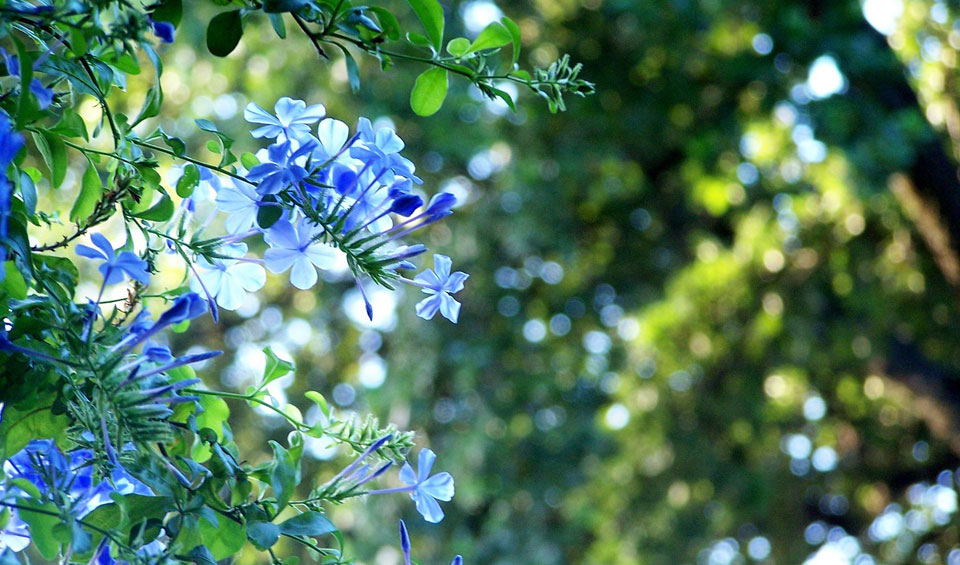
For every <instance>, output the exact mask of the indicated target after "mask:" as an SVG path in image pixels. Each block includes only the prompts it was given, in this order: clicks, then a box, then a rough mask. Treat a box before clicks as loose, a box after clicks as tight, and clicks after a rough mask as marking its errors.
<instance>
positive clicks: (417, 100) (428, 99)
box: [410, 67, 447, 116]
mask: <svg viewBox="0 0 960 565" xmlns="http://www.w3.org/2000/svg"><path fill="white" fill-rule="evenodd" d="M446 97H447V71H446V69H441V68H439V67H436V68H433V69H430V70H428V71H425V72H423V73H421V74H420V76H418V77H417V82H416V83H414V85H413V90H412V91H411V92H410V107H411V108H413V111H414V112H416V113H417V115H418V116H432V115H433V114H436V113H437V110H439V109H440V107H441V106H443V100H444V99H445V98H446Z"/></svg>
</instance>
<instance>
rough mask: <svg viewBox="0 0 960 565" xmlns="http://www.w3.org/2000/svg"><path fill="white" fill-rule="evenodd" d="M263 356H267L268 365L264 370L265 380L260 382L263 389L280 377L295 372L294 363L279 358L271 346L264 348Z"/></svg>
mask: <svg viewBox="0 0 960 565" xmlns="http://www.w3.org/2000/svg"><path fill="white" fill-rule="evenodd" d="M263 354H264V355H266V356H267V363H266V367H265V368H264V369H263V380H262V381H260V388H261V389H262V388H263V387H265V386H267V385H268V384H270V383H272V382H273V381H275V380H277V379H279V378H280V377H282V376H284V375H286V374H288V373H292V372H293V363H291V362H289V361H284V360H283V359H281V358H279V357H277V354H276V353H274V352H273V349H271V348H270V346H269V345H268V346H267V347H264V348H263Z"/></svg>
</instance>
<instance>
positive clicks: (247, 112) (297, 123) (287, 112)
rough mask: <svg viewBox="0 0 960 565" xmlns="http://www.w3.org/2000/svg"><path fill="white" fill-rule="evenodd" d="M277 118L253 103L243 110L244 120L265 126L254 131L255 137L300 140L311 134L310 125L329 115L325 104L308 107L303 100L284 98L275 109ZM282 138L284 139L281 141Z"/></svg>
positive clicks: (252, 133) (278, 101)
mask: <svg viewBox="0 0 960 565" xmlns="http://www.w3.org/2000/svg"><path fill="white" fill-rule="evenodd" d="M273 110H274V112H276V113H277V115H276V116H274V115H272V114H270V112H267V111H266V110H264V109H263V108H261V107H260V106H258V105H256V104H255V103H253V102H251V103H250V104H247V107H246V108H245V109H244V110H243V118H244V119H245V120H247V121H248V122H250V123H254V124H264V125H263V126H262V127H259V128H257V129H255V130H253V131H252V132H250V133H251V135H253V137H257V138H260V137H267V138H271V139H274V138H277V140H278V141H283V140H286V139H300V138H301V137H303V136H305V135H307V134H309V133H310V124H313V123H315V122H316V121H317V120H319V119H320V118H322V117H324V116H325V115H326V113H327V111H326V109H325V108H324V107H323V104H314V105H312V106H307V105H306V103H305V102H304V101H303V100H294V99H292V98H288V97H286V96H285V97H283V98H281V99H279V100H277V103H276V104H275V105H274V107H273ZM281 137H282V139H280V138H281Z"/></svg>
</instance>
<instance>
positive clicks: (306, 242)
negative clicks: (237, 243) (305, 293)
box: [263, 218, 340, 290]
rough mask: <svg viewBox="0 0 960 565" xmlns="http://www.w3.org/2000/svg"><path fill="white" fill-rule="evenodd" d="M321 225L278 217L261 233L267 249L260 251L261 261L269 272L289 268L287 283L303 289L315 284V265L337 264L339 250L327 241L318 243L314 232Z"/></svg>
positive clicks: (325, 266)
mask: <svg viewBox="0 0 960 565" xmlns="http://www.w3.org/2000/svg"><path fill="white" fill-rule="evenodd" d="M322 231H323V228H322V227H320V226H317V225H315V224H313V223H312V222H310V220H308V219H306V218H303V219H301V220H300V221H299V222H298V223H297V225H296V226H294V225H293V224H291V223H290V222H287V221H280V222H277V223H276V224H274V225H273V227H272V228H270V230H269V231H268V232H267V233H266V234H265V235H264V241H266V242H267V244H269V245H270V249H268V250H267V251H266V253H264V255H263V260H264V263H265V264H266V265H267V268H268V269H270V271H271V272H273V273H283V272H285V271H287V270H288V269H289V270H290V284H292V285H293V286H295V287H297V288H299V289H300V290H306V289H308V288H312V287H313V285H315V284H317V269H329V268H331V267H333V266H334V265H336V264H337V262H338V261H337V260H338V258H339V256H340V252H338V251H337V249H336V248H334V247H333V246H331V245H328V244H326V243H319V242H318V241H317V240H316V237H317V235H318V234H319V233H320V232H322Z"/></svg>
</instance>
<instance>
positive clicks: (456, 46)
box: [447, 37, 470, 57]
mask: <svg viewBox="0 0 960 565" xmlns="http://www.w3.org/2000/svg"><path fill="white" fill-rule="evenodd" d="M468 49H470V40H469V39H467V38H466V37H457V38H455V39H451V40H450V41H449V42H447V53H450V54H451V55H453V56H454V57H462V56H463V55H464V54H465V53H466V52H467V50H468Z"/></svg>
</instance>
